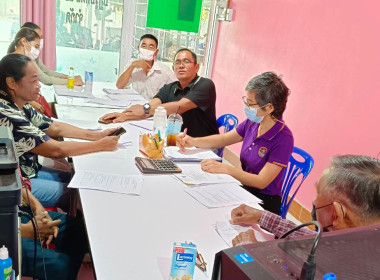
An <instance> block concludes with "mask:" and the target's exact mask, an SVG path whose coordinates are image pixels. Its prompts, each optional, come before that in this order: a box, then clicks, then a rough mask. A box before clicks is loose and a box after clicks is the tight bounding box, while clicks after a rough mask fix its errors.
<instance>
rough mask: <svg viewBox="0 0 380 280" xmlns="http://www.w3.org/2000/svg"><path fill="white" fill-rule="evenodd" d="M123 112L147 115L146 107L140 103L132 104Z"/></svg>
mask: <svg viewBox="0 0 380 280" xmlns="http://www.w3.org/2000/svg"><path fill="white" fill-rule="evenodd" d="M123 113H125V114H126V115H132V116H141V117H145V110H144V107H143V106H142V105H139V104H136V105H132V106H131V107H129V108H128V109H126V110H124V112H123Z"/></svg>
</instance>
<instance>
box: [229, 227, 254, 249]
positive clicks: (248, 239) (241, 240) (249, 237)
mask: <svg viewBox="0 0 380 280" xmlns="http://www.w3.org/2000/svg"><path fill="white" fill-rule="evenodd" d="M252 242H257V239H256V237H255V232H254V231H253V230H252V229H250V230H247V231H246V232H241V233H239V234H238V235H236V237H235V238H234V239H233V240H232V245H233V246H238V245H244V244H248V243H252Z"/></svg>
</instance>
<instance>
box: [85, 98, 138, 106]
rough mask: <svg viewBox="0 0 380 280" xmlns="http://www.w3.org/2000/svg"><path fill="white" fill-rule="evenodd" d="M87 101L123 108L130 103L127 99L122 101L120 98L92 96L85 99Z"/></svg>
mask: <svg viewBox="0 0 380 280" xmlns="http://www.w3.org/2000/svg"><path fill="white" fill-rule="evenodd" d="M87 103H93V104H101V105H108V106H113V107H116V108H125V107H128V106H129V105H131V102H129V101H122V100H112V99H109V98H107V99H105V98H92V99H90V100H88V101H87Z"/></svg>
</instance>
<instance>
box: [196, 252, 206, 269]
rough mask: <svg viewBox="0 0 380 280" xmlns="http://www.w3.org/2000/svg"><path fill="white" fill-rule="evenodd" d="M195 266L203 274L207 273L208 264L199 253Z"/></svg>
mask: <svg viewBox="0 0 380 280" xmlns="http://www.w3.org/2000/svg"><path fill="white" fill-rule="evenodd" d="M195 265H196V266H197V267H198V268H199V269H200V270H202V271H203V272H205V271H206V265H207V263H206V262H205V261H204V259H203V256H202V255H201V254H200V253H198V252H197V260H196V261H195Z"/></svg>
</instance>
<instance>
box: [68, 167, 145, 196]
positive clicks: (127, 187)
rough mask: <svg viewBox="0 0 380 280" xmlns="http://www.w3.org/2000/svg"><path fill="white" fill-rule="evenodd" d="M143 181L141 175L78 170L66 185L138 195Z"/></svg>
mask: <svg viewBox="0 0 380 280" xmlns="http://www.w3.org/2000/svg"><path fill="white" fill-rule="evenodd" d="M143 181H144V177H143V176H142V175H119V174H109V173H102V172H97V171H89V170H78V171H76V173H75V175H74V177H73V178H72V179H71V182H70V184H69V185H68V187H69V188H76V189H93V190H100V191H107V192H116V193H123V194H132V195H140V193H141V189H142V185H143Z"/></svg>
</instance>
